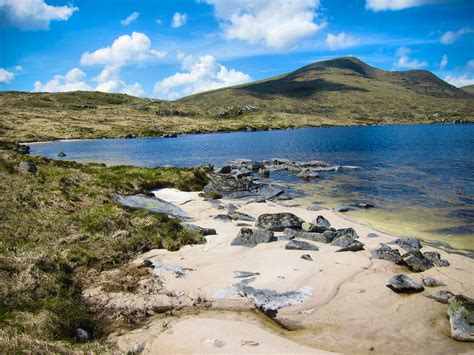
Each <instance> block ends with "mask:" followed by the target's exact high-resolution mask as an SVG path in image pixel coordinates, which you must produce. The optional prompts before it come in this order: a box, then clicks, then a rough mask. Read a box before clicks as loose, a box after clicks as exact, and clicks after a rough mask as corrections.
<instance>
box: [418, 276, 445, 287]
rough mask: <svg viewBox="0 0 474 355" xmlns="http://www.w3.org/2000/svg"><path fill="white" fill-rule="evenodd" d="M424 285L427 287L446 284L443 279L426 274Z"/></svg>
mask: <svg viewBox="0 0 474 355" xmlns="http://www.w3.org/2000/svg"><path fill="white" fill-rule="evenodd" d="M423 285H425V286H426V287H439V286H446V284H445V283H444V282H443V281H440V280H436V279H435V278H432V277H429V276H425V277H423Z"/></svg>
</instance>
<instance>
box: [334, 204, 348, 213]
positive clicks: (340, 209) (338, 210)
mask: <svg viewBox="0 0 474 355" xmlns="http://www.w3.org/2000/svg"><path fill="white" fill-rule="evenodd" d="M335 210H336V212H341V213H344V212H349V211H352V208H351V207H349V206H339V207H336V208H335Z"/></svg>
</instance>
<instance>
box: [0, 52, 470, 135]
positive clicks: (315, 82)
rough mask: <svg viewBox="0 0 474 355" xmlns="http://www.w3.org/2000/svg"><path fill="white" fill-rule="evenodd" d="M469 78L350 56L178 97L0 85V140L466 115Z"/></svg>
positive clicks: (440, 119) (459, 118) (451, 118)
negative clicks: (454, 81)
mask: <svg viewBox="0 0 474 355" xmlns="http://www.w3.org/2000/svg"><path fill="white" fill-rule="evenodd" d="M472 92H473V86H469V87H465V88H462V89H458V88H456V87H454V86H452V85H450V84H448V83H446V82H445V81H443V80H441V79H439V78H438V77H437V76H435V75H434V74H432V73H431V72H429V71H425V70H409V71H384V70H380V69H377V68H374V67H372V66H370V65H368V64H366V63H364V62H362V61H361V60H359V59H357V58H354V57H343V58H336V59H332V60H326V61H322V62H317V63H314V64H310V65H308V66H305V67H303V68H301V69H298V70H296V71H294V72H291V73H289V74H284V75H280V76H276V77H273V78H269V79H266V80H260V81H256V82H253V83H249V84H244V85H239V86H234V87H229V88H223V89H218V90H213V91H208V92H204V93H200V94H196V95H192V96H188V97H185V98H182V99H180V100H177V101H165V100H155V99H144V98H137V97H132V96H128V95H124V94H107V93H100V92H81V91H77V92H68V93H26V92H0V140H10V141H11V140H18V141H35V140H50V139H60V138H100V137H108V138H110V137H131V136H160V135H164V134H168V133H171V132H182V133H190V132H214V131H234V130H255V129H277V128H289V127H302V126H329V125H332V126H334V125H374V124H395V123H396V124H398V123H402V124H403V123H436V122H465V121H468V122H474V95H473V94H472Z"/></svg>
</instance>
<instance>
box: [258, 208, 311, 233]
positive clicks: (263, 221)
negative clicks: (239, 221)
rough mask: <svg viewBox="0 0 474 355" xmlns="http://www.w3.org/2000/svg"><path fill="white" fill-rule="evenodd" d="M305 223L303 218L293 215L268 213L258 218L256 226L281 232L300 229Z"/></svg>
mask: <svg viewBox="0 0 474 355" xmlns="http://www.w3.org/2000/svg"><path fill="white" fill-rule="evenodd" d="M303 222H304V221H303V220H302V219H301V218H299V217H297V216H295V215H294V214H293V213H287V212H283V213H274V214H270V213H266V214H262V215H260V216H259V217H258V219H257V224H256V226H257V227H259V228H263V229H267V230H270V231H274V232H281V231H283V230H284V229H285V228H291V229H300V228H301V225H302V224H303Z"/></svg>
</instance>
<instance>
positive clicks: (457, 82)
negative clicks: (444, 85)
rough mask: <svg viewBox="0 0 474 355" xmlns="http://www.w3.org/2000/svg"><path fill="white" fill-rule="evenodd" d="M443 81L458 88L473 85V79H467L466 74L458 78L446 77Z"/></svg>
mask: <svg viewBox="0 0 474 355" xmlns="http://www.w3.org/2000/svg"><path fill="white" fill-rule="evenodd" d="M444 81H446V82H448V83H450V84H451V85H454V86H456V87H458V88H460V87H463V86H467V85H474V77H469V76H468V75H467V74H464V75H460V76H454V75H447V76H445V77H444Z"/></svg>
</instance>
